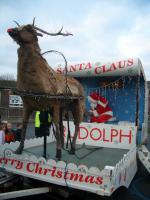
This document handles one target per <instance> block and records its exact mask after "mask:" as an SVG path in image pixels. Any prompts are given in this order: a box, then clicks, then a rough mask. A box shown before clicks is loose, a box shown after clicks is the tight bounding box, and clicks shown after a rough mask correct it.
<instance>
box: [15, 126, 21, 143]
mask: <svg viewBox="0 0 150 200" xmlns="http://www.w3.org/2000/svg"><path fill="white" fill-rule="evenodd" d="M21 133H22V123H17V129H16V131H15V141H20V140H21Z"/></svg>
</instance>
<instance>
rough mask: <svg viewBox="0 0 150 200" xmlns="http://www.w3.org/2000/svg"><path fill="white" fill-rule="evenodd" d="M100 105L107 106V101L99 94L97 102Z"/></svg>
mask: <svg viewBox="0 0 150 200" xmlns="http://www.w3.org/2000/svg"><path fill="white" fill-rule="evenodd" d="M97 103H98V104H99V105H100V106H102V107H104V108H105V107H106V106H107V104H108V101H107V99H105V98H104V97H102V96H100V95H99V98H98V102H97Z"/></svg>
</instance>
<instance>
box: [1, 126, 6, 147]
mask: <svg viewBox="0 0 150 200" xmlns="http://www.w3.org/2000/svg"><path fill="white" fill-rule="evenodd" d="M5 130H6V125H5V124H1V125H0V145H3V144H4V143H5Z"/></svg>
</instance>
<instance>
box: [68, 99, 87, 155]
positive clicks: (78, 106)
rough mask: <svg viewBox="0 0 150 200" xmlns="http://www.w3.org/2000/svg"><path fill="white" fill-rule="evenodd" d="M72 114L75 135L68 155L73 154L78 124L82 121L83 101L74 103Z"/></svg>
mask: <svg viewBox="0 0 150 200" xmlns="http://www.w3.org/2000/svg"><path fill="white" fill-rule="evenodd" d="M72 114H73V118H74V124H75V133H74V136H73V140H72V146H71V150H70V153H71V154H74V153H75V145H76V140H77V136H78V131H79V124H80V122H81V121H82V119H83V114H84V101H80V100H77V101H74V103H73V106H72Z"/></svg>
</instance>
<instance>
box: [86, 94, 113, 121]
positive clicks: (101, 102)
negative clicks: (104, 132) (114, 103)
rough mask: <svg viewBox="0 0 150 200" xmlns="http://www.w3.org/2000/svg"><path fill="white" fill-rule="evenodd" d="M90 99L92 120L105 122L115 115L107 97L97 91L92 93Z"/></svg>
mask: <svg viewBox="0 0 150 200" xmlns="http://www.w3.org/2000/svg"><path fill="white" fill-rule="evenodd" d="M89 101H90V102H91V110H90V112H91V114H92V116H91V122H97V123H104V122H106V121H108V120H110V119H111V118H112V117H113V112H112V109H111V108H110V107H109V105H108V101H107V99H105V98H104V97H102V96H100V95H99V94H97V93H92V94H90V96H89Z"/></svg>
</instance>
